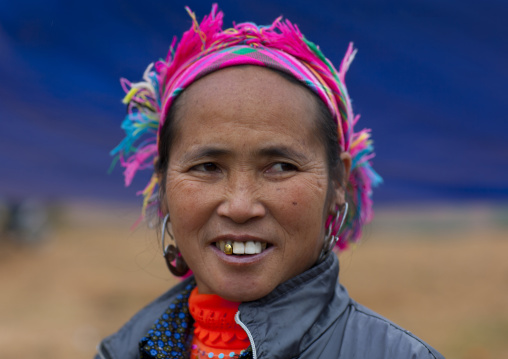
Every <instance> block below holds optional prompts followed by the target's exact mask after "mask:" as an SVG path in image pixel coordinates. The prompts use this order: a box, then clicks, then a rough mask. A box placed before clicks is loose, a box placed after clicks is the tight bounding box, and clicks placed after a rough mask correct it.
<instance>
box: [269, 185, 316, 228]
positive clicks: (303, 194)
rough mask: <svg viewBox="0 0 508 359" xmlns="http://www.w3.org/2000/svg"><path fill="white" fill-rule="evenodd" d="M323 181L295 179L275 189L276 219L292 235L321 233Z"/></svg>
mask: <svg viewBox="0 0 508 359" xmlns="http://www.w3.org/2000/svg"><path fill="white" fill-rule="evenodd" d="M324 183H326V182H324V181H321V180H314V181H295V183H292V184H291V185H288V186H284V187H283V188H278V189H277V196H275V197H274V198H273V199H274V200H273V204H274V206H277V213H278V221H279V222H281V224H283V226H285V227H286V230H287V232H289V233H290V234H292V235H294V234H295V232H297V233H306V234H308V235H311V234H316V233H321V229H322V228H323V226H324V223H323V209H324V207H325V202H326V186H325V185H324Z"/></svg>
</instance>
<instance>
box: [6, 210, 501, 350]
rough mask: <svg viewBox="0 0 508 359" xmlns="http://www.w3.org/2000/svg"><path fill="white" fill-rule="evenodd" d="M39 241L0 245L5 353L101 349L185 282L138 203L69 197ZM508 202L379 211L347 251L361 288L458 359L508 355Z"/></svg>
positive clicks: (364, 299) (345, 277) (348, 279)
mask: <svg viewBox="0 0 508 359" xmlns="http://www.w3.org/2000/svg"><path fill="white" fill-rule="evenodd" d="M63 214H64V215H63V216H62V219H61V221H60V223H59V224H58V225H57V226H55V229H54V230H53V233H52V235H51V237H50V238H49V239H48V240H47V241H46V243H44V244H43V245H40V246H38V247H36V248H33V247H31V248H28V247H19V246H13V245H11V244H6V243H0V283H1V288H2V289H1V295H0V357H1V358H52V359H59V358H77V359H79V358H91V357H93V354H94V352H95V349H94V348H95V345H96V344H97V342H98V341H99V340H100V338H101V337H104V336H106V335H108V334H110V333H111V332H113V331H115V330H116V329H117V328H118V327H119V326H120V325H121V324H123V323H124V322H125V321H126V320H127V319H128V318H129V317H130V316H131V315H132V314H133V313H135V312H136V310H138V309H139V308H140V307H141V306H143V305H144V304H146V303H147V302H149V301H150V300H152V299H153V298H155V297H156V296H157V295H159V294H160V293H162V292H163V291H165V290H166V289H167V288H168V287H170V286H171V285H172V284H173V283H174V279H173V278H171V276H170V275H169V274H168V273H167V271H166V269H165V268H164V264H163V261H162V260H161V259H160V258H159V249H158V248H157V239H156V235H155V233H154V232H152V231H150V230H145V229H138V230H136V231H134V232H131V231H130V230H129V228H128V225H129V224H130V223H133V221H134V219H135V217H136V215H137V211H136V209H129V208H124V207H122V206H117V207H115V206H111V205H108V206H105V205H102V206H84V205H80V206H70V207H66V208H65V211H64V213H63ZM507 223H508V212H506V210H504V211H503V209H499V208H498V209H496V210H494V209H491V208H488V207H483V208H480V207H471V208H463V209H454V210H450V209H449V208H448V209H446V208H444V209H440V210H438V211H436V210H421V209H420V210H411V209H407V210H406V209H405V210H403V211H401V210H389V209H384V210H379V211H378V215H377V220H376V221H375V223H373V224H372V225H371V226H370V227H369V228H367V231H366V235H365V237H366V238H365V240H364V241H363V242H362V243H361V244H360V245H358V246H357V247H356V248H354V249H352V250H349V251H347V252H345V253H343V254H341V255H340V259H341V281H342V282H343V283H344V284H345V285H346V287H347V288H348V289H349V292H350V294H351V296H352V297H353V298H355V299H356V300H358V301H359V302H361V303H363V304H365V305H367V306H368V307H370V308H372V309H373V310H375V311H377V312H379V313H381V314H382V315H384V316H386V317H388V318H389V319H391V320H393V321H395V322H396V323H398V324H400V325H402V326H403V327H405V328H407V329H409V330H411V331H412V332H414V333H415V334H416V335H418V336H420V337H421V338H423V339H424V340H425V341H427V342H429V343H430V344H431V345H433V346H434V347H436V348H437V349H438V350H439V351H441V352H442V353H443V354H444V355H445V356H446V357H447V358H448V359H459V358H460V359H469V358H471V359H472V358H479V359H497V358H508V260H507V253H508V224H507Z"/></svg>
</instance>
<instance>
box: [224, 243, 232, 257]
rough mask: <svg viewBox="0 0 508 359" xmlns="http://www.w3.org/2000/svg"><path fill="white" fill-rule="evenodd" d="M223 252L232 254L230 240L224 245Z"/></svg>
mask: <svg viewBox="0 0 508 359" xmlns="http://www.w3.org/2000/svg"><path fill="white" fill-rule="evenodd" d="M224 253H225V254H227V255H230V254H233V246H232V245H231V242H229V241H228V242H227V243H226V244H225V245H224Z"/></svg>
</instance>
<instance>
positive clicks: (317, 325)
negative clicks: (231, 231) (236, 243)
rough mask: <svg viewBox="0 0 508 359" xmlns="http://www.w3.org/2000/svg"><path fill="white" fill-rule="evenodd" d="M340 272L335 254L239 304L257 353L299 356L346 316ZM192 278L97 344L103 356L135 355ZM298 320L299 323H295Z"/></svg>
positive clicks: (124, 358) (346, 298)
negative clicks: (274, 287) (254, 299)
mask: <svg viewBox="0 0 508 359" xmlns="http://www.w3.org/2000/svg"><path fill="white" fill-rule="evenodd" d="M338 273H339V263H338V260H337V257H336V256H335V255H334V254H333V253H332V254H330V255H329V256H328V257H327V258H326V259H325V260H324V261H323V262H322V263H320V264H318V265H316V266H314V267H312V268H311V269H309V270H307V271H306V272H304V273H302V274H300V275H298V276H296V277H294V278H292V279H290V280H289V281H287V282H285V283H283V284H281V285H279V286H278V287H277V288H276V289H275V290H274V291H272V292H271V293H270V294H268V295H267V296H265V297H263V298H261V299H259V300H257V301H253V302H245V303H242V304H240V307H239V318H240V320H241V322H242V323H243V324H244V325H245V326H246V328H247V330H248V331H249V332H250V333H251V335H252V340H253V342H254V346H253V349H254V350H256V352H257V356H261V357H263V358H288V357H296V356H299V354H300V353H302V352H303V351H304V350H305V349H306V348H307V347H308V346H310V345H311V344H312V343H313V342H314V341H315V339H316V338H319V337H320V336H321V334H323V333H324V332H325V331H326V329H327V328H328V327H329V326H331V325H332V324H333V323H334V322H335V321H336V320H338V319H339V318H340V317H341V316H342V314H343V312H344V311H345V309H346V307H347V305H348V303H349V296H348V294H347V292H346V290H345V289H344V288H343V287H342V286H340V285H338ZM193 282H194V278H193V277H190V278H187V279H186V280H184V281H183V282H181V283H179V284H178V285H177V286H175V287H173V288H172V289H171V290H169V291H168V292H167V293H165V294H164V295H163V296H161V297H160V298H158V299H157V300H156V301H154V302H153V303H151V304H150V305H148V306H147V307H146V308H144V309H143V310H142V311H140V312H139V313H137V314H136V315H135V316H134V317H133V318H132V319H131V320H130V321H129V322H128V323H127V324H126V325H125V326H124V327H123V328H122V329H120V331H118V332H117V333H116V334H114V335H112V336H110V337H108V338H106V339H105V340H104V341H103V342H102V343H101V344H100V345H99V347H98V350H99V357H101V358H106V359H109V358H115V359H116V358H122V359H126V358H137V357H138V355H139V354H138V353H139V349H138V342H139V340H140V339H141V338H143V337H144V336H145V335H146V334H147V331H148V330H149V329H150V328H151V327H152V326H153V325H154V322H156V321H157V320H158V318H160V316H161V315H162V314H163V313H164V312H165V311H166V310H167V309H168V305H169V303H171V302H172V301H174V300H175V298H176V297H177V296H178V295H180V294H181V293H182V291H185V288H186V287H187V286H189V285H191V287H192V286H193ZM317 298H319V300H317ZM296 320H297V325H292V323H293V322H295V321H296ZM336 340H340V337H339V338H336ZM281 355H282V356H281Z"/></svg>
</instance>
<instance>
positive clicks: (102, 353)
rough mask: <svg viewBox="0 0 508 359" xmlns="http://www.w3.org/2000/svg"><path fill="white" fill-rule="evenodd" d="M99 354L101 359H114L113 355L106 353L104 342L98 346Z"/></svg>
mask: <svg viewBox="0 0 508 359" xmlns="http://www.w3.org/2000/svg"><path fill="white" fill-rule="evenodd" d="M97 354H99V357H100V358H101V359H112V357H111V355H109V354H108V353H107V352H106V351H104V347H103V344H102V342H101V343H100V344H99V345H97Z"/></svg>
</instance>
